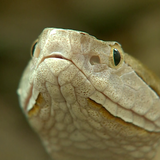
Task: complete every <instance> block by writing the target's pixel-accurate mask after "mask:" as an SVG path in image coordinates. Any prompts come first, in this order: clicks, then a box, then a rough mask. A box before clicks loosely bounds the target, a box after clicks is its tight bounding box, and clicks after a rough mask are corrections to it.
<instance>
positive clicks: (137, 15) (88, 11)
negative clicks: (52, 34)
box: [0, 0, 160, 160]
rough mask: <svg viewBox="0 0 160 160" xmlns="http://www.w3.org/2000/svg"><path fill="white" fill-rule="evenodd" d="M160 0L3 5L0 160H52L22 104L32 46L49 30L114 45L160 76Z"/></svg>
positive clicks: (0, 20) (0, 22) (0, 23)
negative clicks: (21, 88) (21, 87)
mask: <svg viewBox="0 0 160 160" xmlns="http://www.w3.org/2000/svg"><path fill="white" fill-rule="evenodd" d="M159 7H160V1H159V0H157V1H156V0H141V1H138V0H137V1H135V0H130V1H128V0H97V1H96V0H45V1H44V0H32V1H30V0H27V1H23V0H13V1H11V0H6V1H2V0H0V160H49V159H50V158H49V156H48V155H47V154H46V152H45V151H44V149H43V147H42V145H41V143H40V141H39V138H38V137H37V135H36V134H35V133H34V132H33V131H32V129H31V128H30V127H29V125H28V123H27V122H26V120H25V117H24V116H23V114H22V112H21V109H20V107H19V104H18V97H17V95H16V89H17V87H18V83H19V80H20V77H21V74H22V71H23V70H24V67H25V66H26V64H27V62H28V61H29V59H30V53H29V51H30V46H31V44H32V42H33V41H34V40H35V39H36V38H37V36H38V35H39V34H40V33H41V31H42V30H43V28H45V27H56V28H59V27H60V28H70V29H76V30H82V31H86V32H88V33H90V34H92V35H94V36H96V37H97V38H99V39H103V40H116V41H118V42H120V43H121V44H122V46H123V49H124V50H125V51H126V52H128V53H130V54H131V55H134V56H135V57H137V58H138V59H140V60H141V61H142V62H143V63H145V64H146V65H148V67H149V68H151V69H152V70H154V72H156V73H157V74H158V75H159V76H160V9H159Z"/></svg>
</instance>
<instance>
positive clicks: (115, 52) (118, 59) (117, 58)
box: [113, 49, 121, 66]
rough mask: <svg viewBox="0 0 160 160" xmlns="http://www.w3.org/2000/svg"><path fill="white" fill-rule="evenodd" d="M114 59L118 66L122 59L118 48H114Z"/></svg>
mask: <svg viewBox="0 0 160 160" xmlns="http://www.w3.org/2000/svg"><path fill="white" fill-rule="evenodd" d="M113 59H114V64H115V66H117V65H118V64H119V62H120V60H121V56H120V53H119V51H118V50H117V49H113Z"/></svg>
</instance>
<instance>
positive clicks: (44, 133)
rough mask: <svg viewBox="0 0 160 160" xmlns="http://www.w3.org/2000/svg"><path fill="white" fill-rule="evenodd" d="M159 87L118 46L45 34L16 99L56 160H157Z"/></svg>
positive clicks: (73, 34)
mask: <svg viewBox="0 0 160 160" xmlns="http://www.w3.org/2000/svg"><path fill="white" fill-rule="evenodd" d="M115 49H117V51H118V53H119V54H120V59H119V60H120V61H118V64H116V65H115V63H114V60H115V57H114V54H113V53H114V50H115ZM159 88H160V82H159V79H158V78H156V76H155V75H154V74H153V73H152V72H150V71H149V70H147V69H146V68H145V67H144V66H143V65H142V64H141V63H140V62H139V61H137V60H135V59H134V58H133V57H131V56H129V55H128V54H126V53H124V52H123V50H122V48H121V46H120V44H119V43H117V42H104V41H100V40H97V39H96V38H94V37H93V36H90V35H88V34H87V33H84V32H79V31H73V30H63V29H54V28H47V29H45V30H44V31H43V32H42V34H41V35H40V37H39V38H38V40H37V41H36V43H35V44H34V46H33V47H32V59H31V61H30V62H29V64H28V66H27V67H26V69H25V71H24V73H23V76H22V79H21V82H20V86H19V89H18V94H19V99H20V105H21V108H22V110H23V112H24V114H25V115H26V117H27V119H28V121H29V122H30V124H31V126H32V127H33V128H34V129H35V131H36V132H37V133H38V135H39V136H40V138H41V140H42V142H43V144H44V146H45V148H46V150H47V152H48V153H49V154H50V155H51V157H52V158H53V159H54V160H75V159H76V160H91V159H92V160H159V159H160V157H159V155H158V154H157V149H158V146H159V141H160V133H159V132H160V99H159V95H160V89H159Z"/></svg>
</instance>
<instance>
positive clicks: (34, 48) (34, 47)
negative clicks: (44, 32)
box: [31, 40, 40, 58]
mask: <svg viewBox="0 0 160 160" xmlns="http://www.w3.org/2000/svg"><path fill="white" fill-rule="evenodd" d="M37 43H38V40H36V41H35V42H34V43H33V45H32V47H31V57H36V58H37V57H38V56H39V53H40V49H39V47H38V46H37Z"/></svg>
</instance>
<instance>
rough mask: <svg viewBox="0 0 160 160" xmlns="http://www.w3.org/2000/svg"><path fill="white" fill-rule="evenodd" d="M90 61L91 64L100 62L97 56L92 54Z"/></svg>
mask: <svg viewBox="0 0 160 160" xmlns="http://www.w3.org/2000/svg"><path fill="white" fill-rule="evenodd" d="M90 63H91V65H95V64H100V63H101V62H100V58H99V56H92V57H91V58H90Z"/></svg>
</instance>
